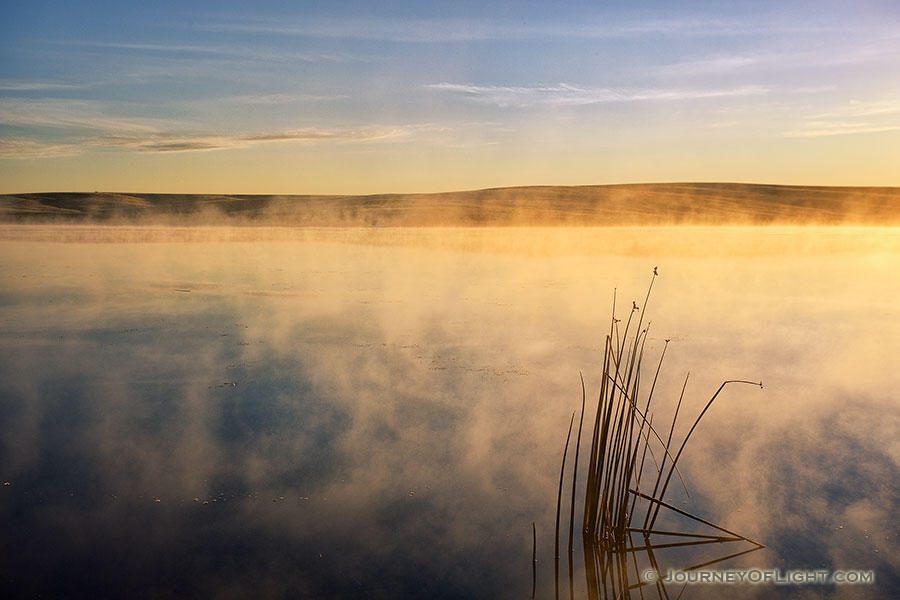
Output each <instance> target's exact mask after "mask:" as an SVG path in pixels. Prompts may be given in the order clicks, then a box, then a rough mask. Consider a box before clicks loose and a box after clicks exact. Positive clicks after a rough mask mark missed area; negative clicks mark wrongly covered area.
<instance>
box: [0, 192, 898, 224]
mask: <svg viewBox="0 0 900 600" xmlns="http://www.w3.org/2000/svg"><path fill="white" fill-rule="evenodd" d="M0 221H3V222H7V223H10V222H22V223H46V222H69V223H72V222H106V223H119V222H121V223H159V224H180V225H200V224H219V225H224V224H236V225H255V224H258V225H286V226H310V227H330V226H346V227H357V226H383V227H412V226H524V225H545V226H619V225H632V226H633V225H673V224H675V225H727V224H734V225H766V224H785V225H787V224H790V225H838V224H853V225H900V188H888V187H881V188H874V187H817V186H784V185H759V184H734V183H666V184H626V185H599V186H531V187H508V188H492V189H484V190H477V191H464V192H447V193H436V194H378V195H367V196H310V195H307V196H272V195H198V194H142V193H134V194H130V193H105V192H94V193H34V194H6V195H0Z"/></svg>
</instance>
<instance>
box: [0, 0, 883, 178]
mask: <svg viewBox="0 0 900 600" xmlns="http://www.w3.org/2000/svg"><path fill="white" fill-rule="evenodd" d="M663 181H735V182H758V183H776V184H800V185H839V186H844V185H846V186H900V5H898V4H897V3H895V2H889V1H860V2H854V3H848V2H817V3H785V2H768V1H764V2H747V1H740V2H730V3H721V2H691V3H677V6H675V5H672V3H666V2H661V1H658V2H642V3H629V4H628V5H627V6H626V5H624V3H623V4H622V5H616V6H608V5H604V6H594V5H593V3H587V2H584V3H582V2H569V3H566V4H563V5H558V4H548V3H544V2H492V3H487V4H484V5H482V3H477V2H453V3H445V4H440V5H433V4H432V3H419V2H392V3H386V4H385V3H379V4H378V5H377V6H374V5H372V3H368V2H338V3H329V4H328V5H327V6H323V5H314V4H313V3H309V2H301V3H289V2H275V3H272V2H261V3H255V4H254V5H253V7H252V8H250V7H247V6H245V5H244V3H239V2H184V1H182V2H177V3H176V2H171V1H168V0H166V1H162V2H155V3H136V2H116V3H112V2H83V3H71V2H58V1H51V2H32V3H24V2H4V19H3V21H2V23H0V193H24V192H38V191H72V192H77V191H91V190H106V191H123V192H129V191H130V192H145V193H151V192H163V193H165V192H169V193H230V194H238V193H254V194H368V193H410V192H438V191H450V190H467V189H480V188H488V187H501V186H519V185H591V184H604V183H629V182H663Z"/></svg>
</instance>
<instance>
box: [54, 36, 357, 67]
mask: <svg viewBox="0 0 900 600" xmlns="http://www.w3.org/2000/svg"><path fill="white" fill-rule="evenodd" d="M58 43H59V44H62V45H65V46H69V47H80V48H88V49H97V50H99V51H108V50H124V51H131V52H133V53H138V54H142V55H144V56H148V55H156V56H160V57H163V56H165V57H166V58H168V59H169V60H171V59H172V58H173V56H171V55H174V56H175V57H179V58H181V59H183V60H186V59H187V58H188V57H190V58H192V59H195V60H203V59H206V60H220V61H221V60H234V59H238V60H250V61H261V62H271V61H275V62H285V61H296V62H306V63H354V62H371V61H372V60H373V57H371V56H360V55H357V54H353V53H350V52H298V51H296V50H290V49H286V48H280V47H278V46H276V45H274V44H270V43H264V44H239V43H228V44H177V43H175V44H158V43H146V42H99V41H84V40H69V41H60V42H58Z"/></svg>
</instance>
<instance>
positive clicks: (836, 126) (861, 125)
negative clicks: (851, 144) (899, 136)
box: [782, 98, 900, 137]
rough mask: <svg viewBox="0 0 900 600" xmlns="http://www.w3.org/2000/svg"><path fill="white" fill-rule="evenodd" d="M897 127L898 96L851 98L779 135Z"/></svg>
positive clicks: (899, 117)
mask: <svg viewBox="0 0 900 600" xmlns="http://www.w3.org/2000/svg"><path fill="white" fill-rule="evenodd" d="M897 130H900V99H894V98H890V99H880V100H870V101H851V102H848V103H847V104H845V105H842V106H837V107H834V108H832V109H829V110H827V111H822V112H819V113H818V114H815V115H812V116H810V117H809V118H808V119H807V120H806V122H805V123H803V125H802V126H800V127H798V128H796V129H792V130H789V131H786V132H784V133H783V134H782V135H783V137H824V136H835V135H852V134H861V133H881V132H886V131H897Z"/></svg>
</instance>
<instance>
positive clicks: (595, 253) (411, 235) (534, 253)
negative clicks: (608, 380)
mask: <svg viewBox="0 0 900 600" xmlns="http://www.w3.org/2000/svg"><path fill="white" fill-rule="evenodd" d="M654 266H658V267H659V272H660V277H659V278H658V279H657V280H656V282H655V283H654V288H653V293H652V296H651V299H650V304H649V306H648V307H644V306H643V304H644V295H645V293H646V290H647V286H648V284H649V283H650V279H651V273H652V270H653V267H654ZM898 266H900V231H898V230H895V229H878V228H869V229H852V228H821V229H817V228H802V229H799V228H797V229H793V228H770V229H754V228H733V229H728V228H719V229H717V228H680V229H679V228H675V229H666V228H653V229H640V228H625V229H397V230H381V229H334V230H329V229H322V230H317V229H309V230H284V229H263V228H243V229H234V230H232V229H217V228H197V229H178V228H127V227H109V228H103V227H90V226H78V227H68V226H55V227H51V226H48V227H24V226H19V227H6V228H4V229H2V230H0V281H2V286H0V306H2V310H0V414H2V415H3V417H2V419H0V479H2V481H3V482H8V483H9V485H8V486H3V487H2V488H0V519H2V522H3V523H4V527H3V529H4V533H3V536H2V537H0V576H2V577H0V580H2V586H3V590H4V595H5V597H33V596H36V595H38V594H41V595H43V596H44V597H92V598H94V597H123V596H139V597H203V598H212V597H222V598H230V597H247V596H254V597H273V598H277V597H332V598H340V597H375V598H377V597H428V598H461V597H466V598H469V597H484V598H507V597H509V598H513V597H516V598H522V597H530V595H531V587H532V562H531V558H532V523H535V528H536V532H537V559H538V563H537V565H538V569H537V594H536V596H537V597H538V598H551V597H553V562H554V561H553V529H554V519H555V511H556V492H557V484H558V477H559V461H560V459H561V456H562V446H563V444H564V442H565V433H566V429H567V427H568V422H569V419H570V417H571V414H572V411H574V410H576V409H577V408H579V407H580V400H581V387H580V385H581V384H580V380H579V372H582V373H583V374H584V377H585V381H586V385H587V389H588V398H589V399H590V398H591V397H592V396H594V395H595V394H596V390H597V389H598V388H599V384H600V377H599V370H600V365H599V363H600V361H601V360H602V350H603V343H604V342H603V340H604V336H605V334H606V332H607V331H608V327H609V317H610V311H611V308H612V301H613V291H614V290H616V295H617V307H618V314H619V316H620V317H621V316H623V313H624V314H625V315H626V316H627V312H628V310H629V309H630V306H631V302H632V301H633V300H634V301H636V302H637V303H638V304H639V305H640V306H641V308H642V310H644V309H646V311H645V312H646V314H647V317H646V318H649V319H650V320H651V321H652V324H651V327H650V336H649V341H648V343H647V349H646V353H647V356H648V358H649V357H652V358H653V359H654V360H655V357H657V356H658V355H659V352H660V351H661V349H662V347H663V344H664V341H663V340H665V339H671V340H672V341H671V342H670V344H669V349H668V351H667V354H666V359H665V363H664V366H663V371H662V375H661V379H660V383H659V384H658V388H659V389H658V390H657V397H658V400H657V401H658V402H659V405H658V407H657V411H658V412H659V414H660V417H661V418H662V417H663V416H667V415H669V414H670V413H669V412H668V411H670V410H671V408H672V407H673V406H674V403H675V402H676V401H677V396H678V392H679V390H680V389H681V385H682V383H683V380H684V377H685V374H686V373H687V372H688V371H690V373H691V375H690V382H689V384H688V388H687V389H688V391H687V395H686V408H685V409H684V410H686V411H688V413H689V414H690V415H691V417H693V416H694V415H696V414H697V413H698V412H699V410H700V409H701V408H702V406H703V404H704V403H705V401H706V400H707V399H708V398H709V396H710V395H711V394H712V393H713V392H714V391H715V389H716V388H717V387H718V386H719V384H720V383H721V382H722V381H723V380H725V379H732V378H740V379H752V380H762V381H763V382H764V384H765V388H764V389H762V390H760V389H758V388H753V387H751V386H737V387H731V388H728V389H727V390H726V392H724V393H723V396H722V397H721V398H720V399H718V400H717V401H716V404H715V405H714V406H713V408H712V409H711V410H710V412H709V413H708V415H707V416H706V417H704V420H703V422H702V423H701V425H700V426H699V428H698V430H697V431H696V432H695V434H694V436H693V437H692V439H691V442H690V445H689V447H688V449H687V450H686V452H685V455H684V457H683V458H682V459H681V465H682V466H681V471H682V474H683V476H684V479H685V481H686V483H687V486H688V490H689V491H690V497H688V496H686V495H685V494H684V491H683V490H681V489H680V488H673V490H672V492H671V493H670V494H669V496H670V500H671V501H672V502H673V503H675V504H677V505H678V506H682V507H684V508H685V509H687V510H690V511H691V512H693V513H694V514H698V515H701V516H703V517H705V518H707V519H710V520H711V521H713V522H715V523H718V524H720V525H722V526H725V527H727V528H729V529H731V530H734V531H737V532H739V533H740V534H742V535H745V536H747V537H750V538H753V539H756V540H759V541H760V542H761V543H763V544H765V545H766V546H767V548H765V549H763V550H760V551H758V552H754V553H751V554H748V555H746V556H743V557H741V558H738V559H733V560H732V561H728V562H725V563H722V564H719V565H716V567H711V568H759V569H770V568H775V569H829V570H837V569H862V570H871V571H873V572H874V574H875V578H876V582H875V584H874V585H857V586H848V585H845V586H833V585H803V586H773V585H765V584H761V585H757V586H751V585H741V586H729V587H728V588H727V589H726V590H725V591H726V592H727V593H728V594H730V595H733V596H736V597H746V598H766V597H771V596H785V597H792V596H794V595H801V594H806V596H804V597H812V598H818V597H839V598H851V597H866V598H873V597H874V598H878V597H883V598H889V597H895V596H896V595H897V594H898V593H900V538H898V534H900V531H898V524H897V520H896V514H897V513H898V509H900V485H898V482H900V441H898V440H900V436H898V432H900V405H898V398H897V392H896V390H897V389H900V370H898V369H897V368H896V366H897V357H898V356H900V302H898V301H897V298H898V297H900V280H898V278H897V276H896V273H897V272H898ZM666 418H667V417H666ZM688 426H689V422H686V423H683V427H682V428H681V429H679V430H678V431H680V432H681V435H683V434H684V432H685V430H686V428H687V427H688ZM676 433H677V432H676ZM564 554H565V551H564ZM687 559H688V556H687V554H684V555H682V556H675V557H673V559H672V561H673V564H674V563H678V561H679V560H687ZM580 560H581V553H580V551H578V552H577V553H576V564H578V562H579V561H580ZM563 564H565V556H564V558H563ZM674 566H676V567H683V566H687V565H686V564H685V563H683V562H682V563H679V564H674ZM564 570H565V567H564ZM575 579H576V583H577V585H578V588H577V589H578V593H579V595H580V594H583V593H584V581H583V579H584V572H583V569H581V568H578V569H576V577H575ZM673 589H675V595H677V593H678V591H680V586H675V587H674V588H673ZM722 589H723V588H721V587H719V586H701V585H691V586H688V587H687V588H686V590H685V591H684V595H683V596H682V597H683V598H706V597H718V596H719V595H721V594H722V593H723V592H722ZM564 593H566V592H564Z"/></svg>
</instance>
